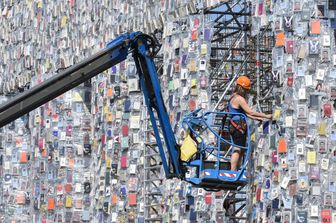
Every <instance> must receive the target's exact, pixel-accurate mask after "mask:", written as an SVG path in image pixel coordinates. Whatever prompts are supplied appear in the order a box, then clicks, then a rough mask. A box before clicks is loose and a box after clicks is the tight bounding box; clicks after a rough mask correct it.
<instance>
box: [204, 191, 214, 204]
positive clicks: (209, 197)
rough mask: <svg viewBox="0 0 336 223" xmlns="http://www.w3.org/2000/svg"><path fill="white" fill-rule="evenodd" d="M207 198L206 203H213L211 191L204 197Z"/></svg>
mask: <svg viewBox="0 0 336 223" xmlns="http://www.w3.org/2000/svg"><path fill="white" fill-rule="evenodd" d="M204 199H205V203H206V204H211V203H212V197H211V193H207V194H206V195H205V197H204Z"/></svg>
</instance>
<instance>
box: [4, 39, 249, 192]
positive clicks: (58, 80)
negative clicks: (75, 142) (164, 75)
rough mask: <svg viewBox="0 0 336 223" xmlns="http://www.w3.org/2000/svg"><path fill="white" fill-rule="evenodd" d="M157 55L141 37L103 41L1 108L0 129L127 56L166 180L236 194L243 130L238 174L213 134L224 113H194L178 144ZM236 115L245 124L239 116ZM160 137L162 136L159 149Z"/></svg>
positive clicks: (242, 176) (242, 172) (220, 128)
mask: <svg viewBox="0 0 336 223" xmlns="http://www.w3.org/2000/svg"><path fill="white" fill-rule="evenodd" d="M157 52H158V44H157V41H156V39H155V38H153V37H152V36H150V35H147V34H143V33H141V32H134V33H124V34H122V35H120V36H118V37H117V38H116V39H115V40H113V41H111V42H109V43H108V44H107V47H106V49H104V50H102V51H100V52H98V53H96V54H95V55H93V56H91V57H89V58H87V59H85V60H84V61H82V62H80V63H78V64H75V65H73V66H71V67H69V68H67V69H65V70H64V71H62V72H60V73H58V74H56V75H55V76H53V77H52V78H50V79H48V80H46V81H44V82H43V83H42V84H39V85H37V86H35V87H32V88H30V89H29V90H27V91H25V92H23V93H21V94H19V95H17V96H16V97H15V98H13V99H11V100H9V101H7V102H6V103H4V104H2V105H1V107H0V127H3V126H5V125H6V124H8V123H10V122H12V121H14V120H15V119H17V118H19V117H20V116H22V115H24V114H26V113H28V112H30V111H32V110H34V109H35V108H37V107H39V106H41V105H43V104H44V103H46V102H48V101H50V100H52V99H54V98H56V97H57V96H59V95H61V94H63V93H65V92H66V91H68V90H71V89H73V88H74V87H76V86H78V85H80V84H82V83H84V82H85V81H88V80H89V79H91V78H92V77H94V76H96V75H98V74H99V73H101V72H103V71H105V70H107V69H109V68H111V67H112V66H114V65H116V64H118V63H120V62H122V61H124V60H126V59H127V57H128V55H129V54H130V53H131V54H132V56H133V58H134V61H135V64H136V68H137V73H138V75H139V82H140V87H141V91H142V92H143V94H144V98H145V103H146V105H147V108H148V112H149V116H150V120H151V123H152V127H153V131H154V134H155V139H156V142H157V145H158V148H159V152H160V156H161V160H162V166H163V169H164V171H165V175H166V178H179V179H181V180H184V181H186V182H189V183H191V184H193V185H194V186H195V187H199V188H204V189H206V190H210V191H219V190H237V189H239V188H240V187H243V186H244V185H246V184H247V183H248V175H247V171H246V170H247V164H248V160H249V157H250V130H249V128H248V130H247V131H248V139H247V146H246V147H244V148H242V149H243V151H244V154H245V156H244V158H243V161H242V165H241V167H240V169H239V170H238V171H230V159H229V158H228V157H229V156H228V154H230V148H232V146H233V143H232V141H231V140H230V136H229V134H226V136H227V137H223V134H219V132H224V133H225V132H226V133H228V129H227V127H226V125H223V124H222V122H221V120H222V118H223V117H224V116H227V115H228V114H229V113H226V112H202V111H201V110H200V109H197V110H195V111H193V112H191V113H189V114H188V115H186V117H184V119H183V121H182V124H183V127H184V128H185V129H186V131H187V132H188V133H189V135H190V136H192V137H190V138H188V137H187V138H188V140H189V142H188V143H183V144H182V146H181V145H178V144H177V141H176V139H175V136H174V132H173V130H172V127H171V124H170V121H169V116H168V113H167V111H166V108H165V104H164V101H163V98H162V94H161V89H160V83H159V79H158V77H157V73H156V68H155V64H154V61H153V57H154V55H155V54H157ZM155 113H156V114H155ZM240 115H241V116H242V117H243V119H246V117H245V116H244V115H242V114H240ZM157 119H158V120H157ZM157 121H158V122H159V125H158V124H157ZM160 134H162V135H163V139H164V144H163V142H162V140H161V137H160ZM189 135H188V136H189ZM204 135H212V136H213V137H212V138H213V140H212V141H211V142H210V141H209V140H207V139H205V137H204ZM224 135H225V134H224ZM191 138H193V139H191Z"/></svg>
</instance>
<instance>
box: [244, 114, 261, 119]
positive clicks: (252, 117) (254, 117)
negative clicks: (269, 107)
mask: <svg viewBox="0 0 336 223" xmlns="http://www.w3.org/2000/svg"><path fill="white" fill-rule="evenodd" d="M246 116H247V117H249V118H250V119H254V120H259V121H264V120H265V119H264V118H260V117H257V116H253V115H249V114H246Z"/></svg>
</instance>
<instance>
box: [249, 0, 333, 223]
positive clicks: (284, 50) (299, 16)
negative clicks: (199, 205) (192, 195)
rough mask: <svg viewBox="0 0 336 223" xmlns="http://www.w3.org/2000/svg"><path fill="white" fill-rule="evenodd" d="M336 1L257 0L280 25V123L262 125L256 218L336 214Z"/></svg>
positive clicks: (258, 15)
mask: <svg viewBox="0 0 336 223" xmlns="http://www.w3.org/2000/svg"><path fill="white" fill-rule="evenodd" d="M335 10H336V2H335V1H333V0H329V1H315V0H305V1H297V0H290V1H288V0H285V1H254V10H253V13H254V15H253V16H254V17H255V19H257V20H256V21H258V24H257V26H255V27H254V29H255V31H256V30H257V29H258V26H259V27H262V26H263V27H266V26H267V25H270V27H271V28H272V29H273V32H274V33H275V37H276V43H275V47H274V48H273V67H272V71H271V72H270V73H269V81H270V83H272V86H273V87H274V88H273V94H274V97H275V101H274V119H275V120H277V122H276V124H274V125H269V126H266V125H265V126H263V128H260V129H259V132H258V137H257V142H258V146H257V149H256V152H255V158H256V162H255V170H256V177H255V178H254V186H255V192H256V194H255V197H254V198H255V208H256V212H255V216H254V217H255V219H256V220H257V222H268V221H269V219H270V221H271V222H287V223H289V222H311V223H312V222H335V221H336V209H335V207H336V187H335V180H336V175H335V170H336V169H335V168H336V149H335V148H336V147H335V145H336V144H335V142H336V137H335V136H336V135H335V123H336V116H335V113H334V109H335V106H336V104H335V83H336V82H335V78H336V76H335V74H336V73H335V71H336V70H335V66H336V60H335V59H336V52H335V50H334V49H335V28H336V26H335V21H336V20H335V15H336V13H335V12H336V11H335Z"/></svg>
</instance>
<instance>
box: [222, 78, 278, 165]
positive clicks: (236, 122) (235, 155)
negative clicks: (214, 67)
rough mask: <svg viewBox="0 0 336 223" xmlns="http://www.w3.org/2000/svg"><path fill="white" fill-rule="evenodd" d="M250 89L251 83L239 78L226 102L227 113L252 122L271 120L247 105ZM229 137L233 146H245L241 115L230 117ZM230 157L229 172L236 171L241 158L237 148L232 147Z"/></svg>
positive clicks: (244, 128) (244, 130) (243, 123)
mask: <svg viewBox="0 0 336 223" xmlns="http://www.w3.org/2000/svg"><path fill="white" fill-rule="evenodd" d="M250 89H251V81H250V79H249V78H248V77H246V76H240V77H239V78H238V79H237V82H236V88H235V90H234V93H233V95H232V96H231V98H230V100H229V102H228V112H229V113H242V114H245V115H246V116H247V117H248V118H251V119H254V120H261V121H263V120H265V119H272V114H269V115H267V114H264V113H260V112H256V111H253V110H252V109H251V108H250V106H249V105H248V104H247V102H246V99H247V93H248V91H249V90H250ZM229 130H230V135H231V136H232V140H233V143H234V145H237V146H241V147H245V146H246V135H247V134H246V131H247V125H246V123H245V121H244V119H243V118H242V116H241V115H230V127H229ZM232 151H233V152H232V155H231V171H237V166H238V163H239V162H240V159H241V157H242V150H241V148H239V147H234V148H233V150H232Z"/></svg>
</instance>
